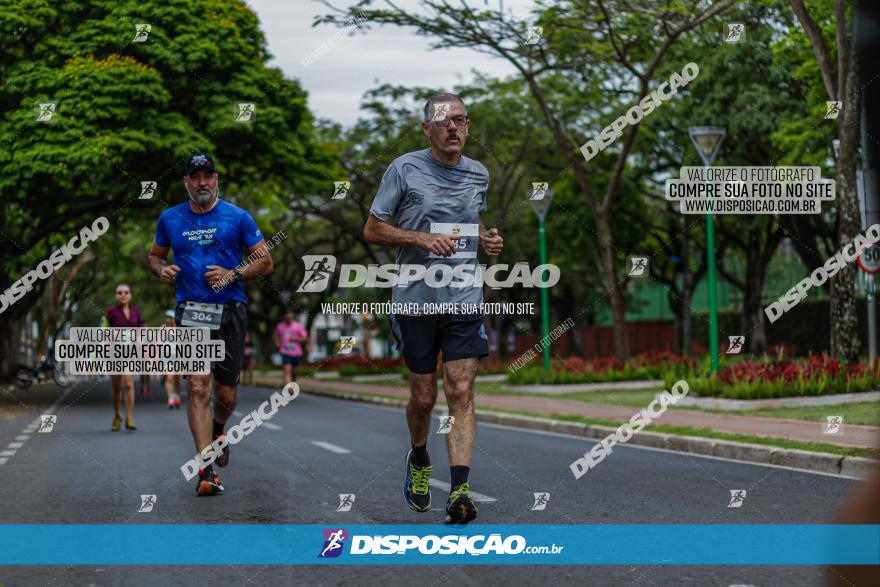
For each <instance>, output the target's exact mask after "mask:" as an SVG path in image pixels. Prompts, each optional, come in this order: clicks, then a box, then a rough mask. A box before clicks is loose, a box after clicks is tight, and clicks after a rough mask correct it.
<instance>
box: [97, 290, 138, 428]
mask: <svg viewBox="0 0 880 587" xmlns="http://www.w3.org/2000/svg"><path fill="white" fill-rule="evenodd" d="M104 316H106V317H107V322H108V324H109V326H110V328H132V327H141V326H143V325H144V321H143V319H141V311H140V310H138V309H137V308H135V307H134V306H132V305H131V288H130V287H128V285H126V284H124V283H120V284H119V285H117V286H116V305H115V306H112V307H110V308H107V310H106V311H105V312H104ZM110 380H111V381H112V383H113V410H114V411H115V412H116V416H114V418H113V425H112V426H111V427H110V429H111V430H113V431H114V432H117V431H118V430H119V428H120V427H121V426H122V417H120V415H119V391H120V390H119V388H120V387H124V388H125V429H126V430H137V424H135V423H134V377H133V376H132V375H111V376H110Z"/></svg>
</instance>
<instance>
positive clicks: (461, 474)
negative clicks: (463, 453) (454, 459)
mask: <svg viewBox="0 0 880 587" xmlns="http://www.w3.org/2000/svg"><path fill="white" fill-rule="evenodd" d="M470 472H471V468H470V467H465V466H464V465H453V466H451V467H449V473H450V477H451V478H452V489H453V490H455V489H456V488H457V487H458V486H459V485H461V484H462V483H467V479H468V473H470Z"/></svg>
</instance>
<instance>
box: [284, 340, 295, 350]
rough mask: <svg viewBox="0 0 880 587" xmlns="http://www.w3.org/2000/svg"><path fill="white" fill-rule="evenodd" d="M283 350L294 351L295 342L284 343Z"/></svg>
mask: <svg viewBox="0 0 880 587" xmlns="http://www.w3.org/2000/svg"><path fill="white" fill-rule="evenodd" d="M284 350H286V351H295V350H296V343H295V342H285V343H284Z"/></svg>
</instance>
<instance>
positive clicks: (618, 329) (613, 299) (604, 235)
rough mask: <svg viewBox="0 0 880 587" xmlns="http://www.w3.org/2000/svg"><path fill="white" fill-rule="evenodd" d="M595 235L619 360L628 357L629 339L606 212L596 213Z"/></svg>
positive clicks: (624, 303)
mask: <svg viewBox="0 0 880 587" xmlns="http://www.w3.org/2000/svg"><path fill="white" fill-rule="evenodd" d="M596 236H598V237H599V247H600V248H601V250H602V272H603V273H604V274H605V276H604V277H605V282H606V283H607V284H608V299H609V302H610V303H611V317H612V322H613V324H614V325H613V329H614V355H615V356H616V357H617V358H618V359H620V360H621V361H625V360H627V359H628V358H629V341H628V340H627V337H626V299H625V298H624V295H623V283H619V282H618V280H617V264H616V262H615V259H614V241H613V240H612V237H611V226H610V224H609V218H608V213H607V212H604V211H603V212H601V213H600V214H597V215H596Z"/></svg>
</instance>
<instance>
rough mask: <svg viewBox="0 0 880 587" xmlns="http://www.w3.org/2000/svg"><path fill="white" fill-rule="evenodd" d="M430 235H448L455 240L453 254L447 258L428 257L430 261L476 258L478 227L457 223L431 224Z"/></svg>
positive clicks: (432, 255)
mask: <svg viewBox="0 0 880 587" xmlns="http://www.w3.org/2000/svg"><path fill="white" fill-rule="evenodd" d="M431 233H432V234H448V235H449V236H451V237H453V238H455V239H456V240H454V241H453V243H454V245H455V253H453V254H452V255H450V256H449V257H443V256H441V255H435V254H434V253H431V254H429V255H428V257H429V258H431V259H475V258H476V257H477V245H478V244H479V241H480V227H479V225H478V224H459V223H457V222H432V223H431Z"/></svg>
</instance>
